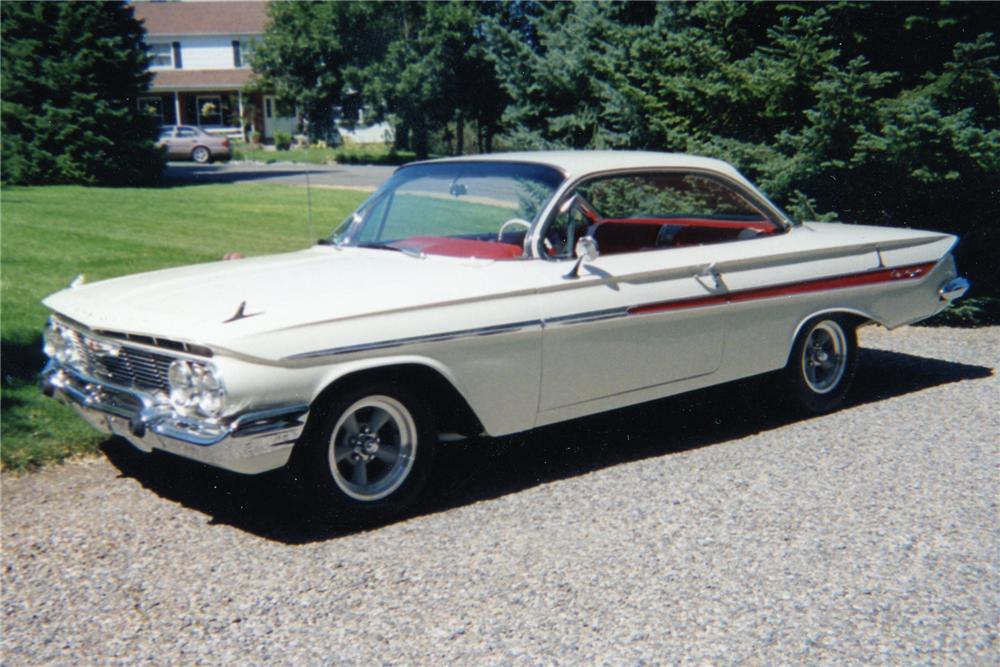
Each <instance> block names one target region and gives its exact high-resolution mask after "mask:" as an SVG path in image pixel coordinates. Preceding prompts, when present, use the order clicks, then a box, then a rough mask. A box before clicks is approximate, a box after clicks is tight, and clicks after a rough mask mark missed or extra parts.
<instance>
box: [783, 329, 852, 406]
mask: <svg viewBox="0 0 1000 667" xmlns="http://www.w3.org/2000/svg"><path fill="white" fill-rule="evenodd" d="M857 365H858V340H857V334H856V332H855V327H854V325H853V323H851V322H850V321H849V319H848V318H843V317H831V316H822V317H817V318H815V319H813V320H810V321H809V322H807V323H806V325H805V326H804V327H802V332H801V333H800V334H799V337H798V338H797V339H796V341H795V345H794V347H793V348H792V354H791V357H790V358H789V360H788V365H787V366H786V367H785V371H784V373H785V380H786V390H787V392H788V394H787V395H788V397H789V398H790V399H791V400H792V402H793V404H794V406H795V407H796V408H799V409H800V410H802V411H804V412H806V413H809V414H822V413H824V412H830V411H831V410H834V409H835V408H836V407H837V406H839V405H840V404H841V403H842V402H843V401H844V397H845V396H846V395H847V391H848V390H849V389H850V386H851V382H852V381H853V379H854V373H855V370H856V369H857Z"/></svg>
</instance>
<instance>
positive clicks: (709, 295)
mask: <svg viewBox="0 0 1000 667" xmlns="http://www.w3.org/2000/svg"><path fill="white" fill-rule="evenodd" d="M779 230H780V228H779V227H778V226H777V225H776V224H774V223H773V222H772V221H770V220H769V219H767V218H766V217H765V216H764V215H763V214H762V213H760V212H759V211H758V210H757V209H756V208H755V207H754V206H752V205H750V204H749V203H748V202H747V201H746V200H745V199H744V198H743V197H742V196H741V195H739V194H738V193H736V192H735V191H733V190H731V189H727V188H726V186H725V184H723V183H721V182H720V181H719V180H717V179H714V178H709V177H706V176H704V175H701V174H691V173H674V172H671V173H645V174H643V173H639V174H636V173H629V174H625V175H620V176H605V177H601V178H599V179H594V180H591V181H589V182H584V183H582V184H581V185H580V186H579V187H578V188H576V190H575V192H574V193H573V194H572V196H571V199H568V200H567V202H566V204H564V206H563V210H562V212H560V213H559V214H558V216H557V217H556V218H555V219H554V221H553V222H552V225H551V227H550V228H549V229H548V230H547V231H546V232H545V244H546V245H545V247H546V251H545V252H546V253H547V254H550V255H553V254H554V255H556V256H560V255H561V256H563V257H567V256H569V255H570V254H571V252H570V250H569V247H568V246H569V245H573V244H574V240H575V239H576V238H578V237H579V236H580V235H583V234H588V235H589V236H590V237H591V238H593V239H596V243H597V246H598V252H599V255H598V257H597V258H596V259H595V260H593V261H590V262H582V263H581V264H580V267H579V270H578V272H577V273H576V274H575V275H574V274H573V273H572V271H571V270H570V264H571V263H570V262H567V261H561V262H557V263H556V264H557V267H556V266H554V267H553V275H552V280H551V282H550V283H549V284H548V285H547V286H546V288H545V289H544V290H542V293H541V294H540V307H541V309H542V317H543V321H544V323H545V328H544V333H543V340H542V346H543V349H542V358H543V362H542V366H543V369H542V388H541V398H540V405H539V408H540V413H542V415H543V416H542V419H541V421H542V422H544V421H547V420H546V419H545V418H544V413H545V412H546V411H560V410H563V411H565V410H567V409H569V411H570V412H575V413H581V414H582V413H585V412H588V411H597V410H600V409H606V408H607V407H614V406H616V405H621V404H626V403H629V402H632V401H631V400H628V399H629V397H630V396H633V397H635V398H636V400H637V401H638V400H647V399H648V398H650V397H655V396H656V395H667V394H669V393H672V392H671V386H675V385H677V384H678V383H682V382H684V381H686V380H688V381H695V382H696V381H697V378H702V377H705V376H709V375H711V374H713V373H715V372H716V371H717V370H718V369H719V368H720V364H721V362H722V358H723V347H724V344H725V340H726V335H725V334H726V326H727V288H726V285H725V281H724V279H723V277H722V276H720V275H719V274H718V272H717V271H716V267H715V265H714V257H715V255H716V249H718V248H719V247H720V246H719V244H723V243H727V242H737V241H749V239H752V238H757V237H759V236H766V235H768V234H771V233H774V232H776V231H779ZM577 261H579V260H577ZM566 276H568V277H566ZM572 406H577V409H573V407H572ZM587 406H590V408H592V409H589V410H588V409H586V407H587Z"/></svg>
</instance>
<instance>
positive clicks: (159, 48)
mask: <svg viewBox="0 0 1000 667" xmlns="http://www.w3.org/2000/svg"><path fill="white" fill-rule="evenodd" d="M146 52H147V53H148V54H149V55H150V57H151V58H152V60H151V61H150V63H149V66H150V67H152V68H155V67H173V66H174V50H173V48H172V47H171V45H170V44H166V43H160V44H150V45H149V46H147V47H146Z"/></svg>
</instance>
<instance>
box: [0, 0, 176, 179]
mask: <svg viewBox="0 0 1000 667" xmlns="http://www.w3.org/2000/svg"><path fill="white" fill-rule="evenodd" d="M0 11H2V19H3V20H2V34H3V40H2V48H3V71H2V86H3V100H2V117H0V131H2V133H3V137H2V140H3V168H2V171H3V179H4V181H6V182H8V183H21V184H28V183H81V184H87V185H98V184H103V185H127V184H141V183H149V182H151V181H153V180H155V179H156V178H158V176H159V174H160V172H161V170H162V168H163V159H162V156H161V153H160V151H159V150H158V149H157V148H156V145H155V138H156V121H155V120H154V119H153V118H151V117H149V116H148V115H146V114H145V113H144V112H143V111H141V110H140V108H139V104H138V97H139V95H141V94H142V93H143V92H144V91H146V90H147V89H148V87H149V80H150V75H149V74H148V72H147V69H146V65H147V61H148V56H147V55H146V51H145V46H144V44H143V35H144V31H143V28H142V25H141V24H140V23H139V22H138V21H136V20H135V19H134V18H133V16H132V8H131V7H129V6H127V5H126V4H124V3H123V2H94V3H90V2H5V3H2V4H0Z"/></svg>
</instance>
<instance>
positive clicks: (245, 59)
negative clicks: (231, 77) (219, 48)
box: [232, 39, 253, 69]
mask: <svg viewBox="0 0 1000 667" xmlns="http://www.w3.org/2000/svg"><path fill="white" fill-rule="evenodd" d="M232 45H233V67H236V68H239V69H246V68H248V67H250V56H251V55H252V54H253V42H243V41H239V40H235V39H234V40H233V41H232Z"/></svg>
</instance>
